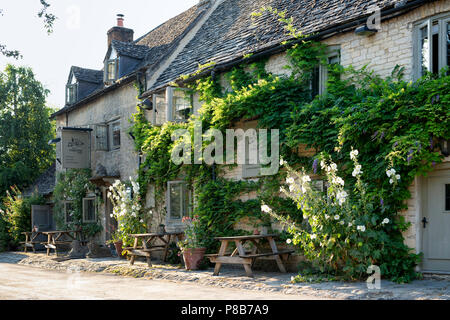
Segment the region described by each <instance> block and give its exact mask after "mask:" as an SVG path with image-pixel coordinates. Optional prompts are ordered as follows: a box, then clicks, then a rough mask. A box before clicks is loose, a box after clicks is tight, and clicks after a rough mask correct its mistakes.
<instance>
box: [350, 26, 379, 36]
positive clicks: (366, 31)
mask: <svg viewBox="0 0 450 320" xmlns="http://www.w3.org/2000/svg"><path fill="white" fill-rule="evenodd" d="M377 32H378V31H377V29H370V28H369V27H368V26H367V25H363V26H361V27H358V28H356V29H355V34H356V35H358V36H366V37H368V36H371V35H373V34H375V33H377Z"/></svg>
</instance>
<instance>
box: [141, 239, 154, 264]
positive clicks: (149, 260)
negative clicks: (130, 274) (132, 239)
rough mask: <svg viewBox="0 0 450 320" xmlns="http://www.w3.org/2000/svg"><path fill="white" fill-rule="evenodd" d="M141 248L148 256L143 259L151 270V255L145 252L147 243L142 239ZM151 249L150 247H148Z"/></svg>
mask: <svg viewBox="0 0 450 320" xmlns="http://www.w3.org/2000/svg"><path fill="white" fill-rule="evenodd" d="M142 246H143V247H144V252H146V253H147V254H148V255H147V256H146V257H145V259H146V260H147V265H148V266H149V267H150V268H151V267H152V259H151V253H150V251H149V252H147V251H146V250H147V241H145V240H144V239H143V240H142ZM150 247H151V245H150Z"/></svg>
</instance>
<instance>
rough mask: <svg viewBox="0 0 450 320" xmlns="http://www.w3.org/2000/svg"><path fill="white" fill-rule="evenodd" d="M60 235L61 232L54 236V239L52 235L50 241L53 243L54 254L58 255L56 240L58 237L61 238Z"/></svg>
mask: <svg viewBox="0 0 450 320" xmlns="http://www.w3.org/2000/svg"><path fill="white" fill-rule="evenodd" d="M61 236H62V234H61V233H60V234H59V235H58V236H57V237H56V239H55V237H52V242H53V245H54V246H55V256H58V249H57V248H56V240H58V239H59V238H61Z"/></svg>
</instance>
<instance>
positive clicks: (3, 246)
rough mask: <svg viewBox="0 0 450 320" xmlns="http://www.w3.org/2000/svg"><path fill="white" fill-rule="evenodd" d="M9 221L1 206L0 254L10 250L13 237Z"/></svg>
mask: <svg viewBox="0 0 450 320" xmlns="http://www.w3.org/2000/svg"><path fill="white" fill-rule="evenodd" d="M8 229H9V225H8V220H7V219H6V215H5V211H4V210H3V208H2V206H1V204H0V252H2V251H6V250H8V249H9V244H10V241H11V235H10V234H9V230H8Z"/></svg>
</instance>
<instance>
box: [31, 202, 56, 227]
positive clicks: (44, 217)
mask: <svg viewBox="0 0 450 320" xmlns="http://www.w3.org/2000/svg"><path fill="white" fill-rule="evenodd" d="M54 225H55V223H54V221H53V213H52V210H51V207H50V206H48V205H44V206H37V205H33V206H31V228H33V227H34V226H36V227H38V229H39V231H52V230H54ZM30 231H31V230H30Z"/></svg>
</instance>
